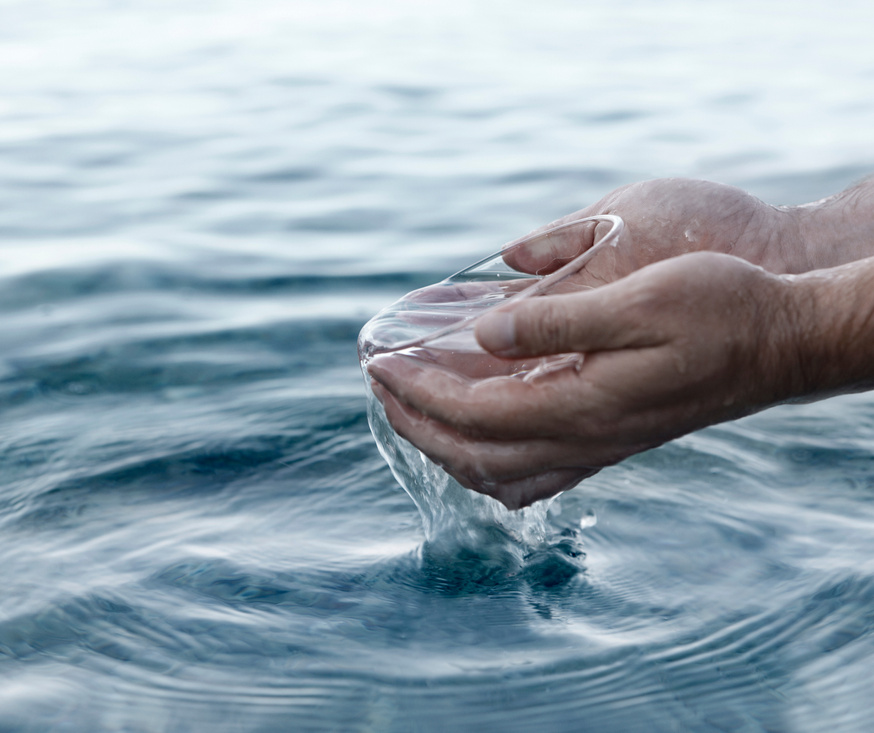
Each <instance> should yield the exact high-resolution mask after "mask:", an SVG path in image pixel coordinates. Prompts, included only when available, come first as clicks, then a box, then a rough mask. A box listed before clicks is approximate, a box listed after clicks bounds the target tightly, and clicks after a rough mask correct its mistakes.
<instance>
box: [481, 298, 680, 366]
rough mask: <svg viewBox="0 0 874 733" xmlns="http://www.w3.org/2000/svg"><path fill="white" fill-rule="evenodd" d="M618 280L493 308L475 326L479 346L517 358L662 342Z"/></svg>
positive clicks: (498, 353) (499, 354)
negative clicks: (597, 286)
mask: <svg viewBox="0 0 874 733" xmlns="http://www.w3.org/2000/svg"><path fill="white" fill-rule="evenodd" d="M623 290H624V288H621V287H619V285H618V284H613V285H605V286H603V287H601V288H597V289H595V290H590V291H587V292H583V293H574V294H566V295H546V296H541V297H536V298H530V299H528V300H523V301H520V302H519V303H514V304H513V305H509V306H507V307H505V308H497V309H495V310H494V311H492V312H490V313H488V314H486V315H483V316H482V317H480V319H479V320H478V322H477V325H476V338H477V341H479V343H480V345H481V346H482V347H483V348H484V349H486V351H489V352H491V353H493V354H495V355H497V356H504V357H510V358H520V357H526V356H547V355H549V354H566V353H570V352H586V351H604V350H608V349H621V348H628V347H641V346H648V345H653V344H655V343H660V342H661V340H663V339H661V338H659V336H658V334H657V333H656V332H655V331H654V330H651V329H649V328H647V325H648V324H647V321H648V319H647V318H645V317H641V311H640V309H639V308H637V307H635V306H634V305H633V304H631V303H629V302H628V298H627V296H626V295H625V294H624V293H623V292H622V291H623Z"/></svg>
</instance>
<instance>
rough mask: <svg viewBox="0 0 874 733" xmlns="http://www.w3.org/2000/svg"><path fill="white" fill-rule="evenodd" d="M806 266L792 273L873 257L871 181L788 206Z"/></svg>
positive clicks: (873, 210) (873, 214)
mask: <svg viewBox="0 0 874 733" xmlns="http://www.w3.org/2000/svg"><path fill="white" fill-rule="evenodd" d="M787 211H791V216H792V217H793V218H794V219H795V220H796V221H797V225H798V230H799V234H800V238H801V247H800V252H801V253H802V255H803V261H804V262H805V264H806V266H805V267H804V268H803V269H796V270H795V271H796V272H806V271H809V270H817V269H823V268H831V267H837V266H839V265H843V264H846V263H849V262H855V261H856V260H861V259H865V258H867V257H871V256H874V183H872V182H870V181H866V182H864V183H861V184H859V185H857V186H853V187H852V188H849V189H847V190H846V191H841V192H840V193H838V194H835V195H834V196H830V197H829V198H826V199H823V200H821V201H815V202H813V203H810V204H804V205H802V206H796V207H792V208H791V209H787Z"/></svg>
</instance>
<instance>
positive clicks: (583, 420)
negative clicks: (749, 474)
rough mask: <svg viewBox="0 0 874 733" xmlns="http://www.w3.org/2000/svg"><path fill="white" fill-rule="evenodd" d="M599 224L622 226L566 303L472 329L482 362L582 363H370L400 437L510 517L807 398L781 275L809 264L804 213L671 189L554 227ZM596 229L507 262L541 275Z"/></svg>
mask: <svg viewBox="0 0 874 733" xmlns="http://www.w3.org/2000/svg"><path fill="white" fill-rule="evenodd" d="M595 214H615V215H618V216H620V217H622V219H623V220H624V222H625V229H624V231H623V233H622V235H621V237H620V240H619V242H618V244H617V245H616V246H615V247H606V248H603V249H601V250H600V251H599V252H598V253H597V254H596V256H594V257H593V258H592V259H591V260H590V262H589V263H588V264H587V265H586V267H585V268H584V270H582V271H581V272H580V273H578V274H577V275H575V276H574V278H573V281H572V286H573V287H572V288H571V292H563V293H562V294H560V295H546V296H542V297H537V298H530V299H527V300H522V301H519V302H516V303H512V304H509V305H507V306H502V307H499V308H496V309H494V310H493V311H490V312H489V313H488V314H486V315H484V316H483V317H482V318H481V319H480V320H479V321H478V323H477V327H476V338H477V340H478V341H479V343H480V345H481V346H482V347H483V348H484V349H485V350H486V351H487V352H489V353H490V354H491V355H493V357H492V358H494V359H499V360H509V359H524V358H530V357H539V356H545V355H552V354H566V353H574V352H577V353H581V354H584V360H583V361H582V364H581V366H580V367H579V368H576V369H574V368H567V369H561V370H557V371H555V372H553V373H548V374H544V375H542V376H540V377H538V378H536V379H532V380H522V379H518V378H512V377H509V376H495V377H490V378H483V379H471V378H469V377H467V376H464V375H462V374H460V373H459V372H458V371H456V370H453V369H451V368H447V367H445V366H441V365H439V364H431V363H428V362H427V361H424V360H421V359H414V358H409V357H405V356H402V355H384V356H379V357H376V358H375V359H374V360H373V361H372V362H371V363H370V365H369V368H368V370H369V373H370V375H371V377H372V385H373V389H374V393H375V395H376V397H377V398H378V399H379V400H380V401H381V402H382V404H383V405H384V407H385V411H386V415H387V417H388V420H389V421H390V422H391V424H392V426H393V427H394V428H395V430H396V431H397V432H398V433H399V434H400V435H401V436H403V437H404V438H406V439H407V440H409V441H410V442H412V443H413V444H414V445H416V446H417V447H418V448H419V449H420V450H422V451H423V452H424V453H425V454H426V455H428V456H429V457H430V458H431V459H432V460H434V461H435V462H436V463H437V464H439V465H440V466H442V467H443V468H444V469H445V470H446V471H447V472H449V473H450V474H451V475H452V476H454V477H455V478H456V479H457V480H458V481H459V483H461V484H462V485H463V486H466V487H468V488H470V489H474V490H476V491H480V492H482V493H486V494H489V495H491V496H493V497H494V498H496V499H498V500H499V501H501V502H503V503H504V504H505V505H506V506H507V507H509V508H511V509H515V508H519V507H523V506H526V505H528V504H531V503H533V502H535V501H537V500H539V499H543V498H546V497H549V496H552V495H554V494H556V493H558V492H560V491H562V490H564V489H567V488H569V487H572V486H574V485H575V484H576V483H578V482H579V481H580V480H581V479H584V478H586V477H588V476H591V475H592V474H594V473H596V472H597V471H598V470H600V469H601V468H602V467H605V466H609V465H612V464H615V463H617V462H618V461H621V460H622V459H624V458H626V457H628V456H631V455H633V454H635V453H638V452H640V451H643V450H646V449H649V448H652V447H655V446H658V445H660V444H662V443H665V442H666V441H669V440H671V439H673V438H676V437H678V436H681V435H683V434H686V433H688V432H690V431H693V430H696V429H698V428H702V427H704V426H706V425H710V424H714V423H717V422H721V421H724V420H730V419H733V418H737V417H741V416H743V415H747V414H749V413H752V412H755V411H757V410H760V409H763V408H764V407H767V406H770V405H773V404H776V403H779V402H782V401H786V400H789V399H793V398H796V397H799V396H803V395H805V394H807V393H809V392H810V389H809V386H808V384H807V383H806V378H807V375H806V374H805V368H804V364H803V362H804V356H803V355H802V354H799V353H798V351H799V348H800V347H799V344H800V343H803V342H804V339H805V336H804V334H805V324H804V322H803V314H801V313H800V312H799V308H798V307H797V305H798V304H797V300H798V297H797V294H795V293H794V292H793V289H792V287H791V281H792V278H791V277H789V278H787V277H782V276H783V275H785V274H787V273H793V272H804V271H807V270H809V269H811V267H812V263H811V262H810V261H809V255H808V245H807V236H806V232H805V212H804V208H803V207H800V208H796V209H788V208H775V207H772V206H769V205H767V204H765V203H763V202H762V201H760V200H758V199H757V198H755V197H753V196H751V195H749V194H747V193H745V192H743V191H741V190H739V189H736V188H732V187H729V186H723V185H720V184H715V183H709V182H705V181H691V180H678V179H668V180H657V181H649V182H644V183H637V184H633V185H630V186H626V187H623V188H620V189H618V190H616V191H614V192H613V193H611V194H609V195H608V196H606V197H605V198H604V199H602V200H601V201H599V202H597V203H595V204H593V205H592V206H589V207H587V208H585V209H583V210H581V211H579V212H576V213H574V214H571V215H570V216H567V217H565V218H563V219H560V220H558V221H557V222H553V223H552V224H550V225H549V227H552V226H555V225H556V224H559V223H564V222H568V221H572V220H575V219H580V218H583V217H587V216H592V215H595ZM549 227H544V230H545V229H547V228H549ZM598 227H609V225H608V224H598V225H597V226H596V225H592V226H590V227H588V228H585V229H583V230H582V233H580V232H579V231H577V233H576V234H575V235H574V236H573V237H567V236H566V237H563V238H562V237H553V238H550V239H548V240H547V242H548V243H549V244H548V246H546V247H544V246H543V245H542V244H541V245H539V246H538V245H532V247H530V248H526V247H523V248H522V249H519V250H516V251H515V252H514V253H513V255H512V256H510V255H508V263H509V264H510V265H512V266H513V267H515V268H516V269H518V270H521V271H523V272H542V271H543V270H544V269H549V268H552V269H554V268H555V267H556V266H557V263H560V262H562V261H567V260H568V259H570V258H572V257H573V256H575V255H576V254H578V253H579V252H581V251H584V250H586V249H588V248H589V247H591V246H592V245H593V243H594V242H596V241H598V239H599V237H600V236H601V235H602V234H603V229H599V228H598ZM563 290H567V288H563Z"/></svg>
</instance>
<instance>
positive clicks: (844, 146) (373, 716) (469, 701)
mask: <svg viewBox="0 0 874 733" xmlns="http://www.w3.org/2000/svg"><path fill="white" fill-rule="evenodd" d="M783 5H785V6H786V7H783ZM772 12H773V13H774V15H773V16H771V15H770V14H769V13H772ZM869 12H870V11H868V8H867V5H863V4H861V2H855V3H852V4H851V7H850V8H847V9H846V11H845V13H846V14H847V16H848V17H853V18H858V19H860V22H852V23H835V22H834V18H833V10H832V9H831V8H826V7H823V8H821V9H818V8H805V9H803V12H802V10H800V9H799V8H798V7H797V6H795V5H793V6H792V7H789V5H788V4H787V3H782V4H781V3H778V4H777V5H776V6H774V8H773V9H770V10H768V9H762V8H761V7H760V6H758V5H757V6H755V7H753V6H752V5H751V4H749V3H747V2H741V3H739V4H738V3H727V2H725V3H717V4H716V5H712V4H711V5H710V6H708V12H707V13H701V12H700V9H699V8H698V7H697V6H695V7H692V6H691V5H690V4H689V3H687V2H684V0H672V2H671V3H669V4H668V5H665V4H661V5H659V6H658V7H655V6H650V5H649V4H645V3H642V2H623V3H620V4H619V5H616V4H611V5H609V6H607V5H604V6H603V7H598V6H597V4H595V6H592V5H591V4H589V5H581V4H579V3H572V2H565V1H564V0H550V1H549V2H547V3H546V4H545V5H539V6H538V8H537V12H531V7H530V5H527V4H524V5H523V4H522V3H516V2H510V3H504V4H502V5H501V6H500V8H498V7H497V6H495V7H494V8H493V9H489V8H488V7H486V6H483V5H480V4H470V3H461V2H453V1H450V2H445V3H442V4H440V6H439V7H437V6H434V7H428V8H424V7H422V6H420V5H418V4H412V5H410V4H395V3H392V2H389V1H388V0H385V1H382V0H379V1H378V2H376V3H370V4H368V5H366V6H357V5H354V4H351V3H348V2H345V1H341V0H328V1H327V2H322V1H320V2H318V3H316V2H310V1H309V0H306V1H302V2H295V3H279V2H275V0H254V1H253V2H248V3H245V4H242V3H236V2H217V3H215V2H213V3H202V2H198V1H197V0H182V1H181V2H174V3H167V2H148V3H146V2H129V3H117V2H109V0H89V2H81V3H72V4H71V3H63V2H60V0H34V1H32V2H18V1H16V0H12V1H10V2H4V3H0V60H2V68H3V69H4V71H3V72H2V73H0V157H2V160H3V165H2V166H0V196H2V199H3V206H2V207H0V237H2V242H0V264H2V267H0V278H2V286H3V287H2V288H0V315H2V318H0V410H2V422H0V477H2V478H0V530H2V531H0V561H2V578H3V584H4V593H3V595H2V597H0V679H2V684H0V728H2V729H3V730H14V731H29V730H32V731H43V730H70V731H97V730H112V731H115V730H131V731H134V730H135V731H190V730H204V729H207V728H209V729H215V730H220V731H253V730H258V731H273V730H276V731H285V730H290V729H294V730H378V731H408V730H425V731H439V730H470V729H479V730H483V731H502V732H503V731H508V730H518V731H527V730H533V729H538V730H549V731H579V730H591V731H638V730H639V731H647V732H651V731H676V730H691V731H720V730H732V731H735V730H737V731H765V730H768V731H821V730H824V729H829V730H833V731H861V730H866V729H867V726H868V721H870V719H871V715H872V706H871V703H870V700H871V696H870V694H869V693H870V690H869V687H870V684H869V682H868V674H867V668H868V661H869V660H870V658H871V654H872V652H874V640H872V629H874V625H872V623H871V614H870V609H871V607H872V602H874V595H872V594H874V567H872V563H871V561H870V559H869V558H871V557H872V556H874V539H872V538H874V531H872V529H874V503H872V501H871V496H872V494H871V491H872V484H874V480H872V475H874V474H872V461H871V446H872V441H874V419H872V417H871V416H872V414H874V409H872V408H874V400H872V398H871V397H869V396H864V395H863V396H856V397H851V398H845V399H841V400H832V401H827V402H824V403H821V404H818V405H808V406H798V407H791V408H789V407H787V408H781V409H777V410H773V411H769V412H767V413H764V414H761V415H758V416H755V417H753V418H750V419H747V420H744V421H742V422H739V423H736V424H732V425H726V426H721V427H717V428H713V429H710V430H707V431H703V432H701V433H698V434H696V435H692V436H688V437H687V438H684V439H682V440H680V441H677V442H675V443H673V444H670V445H668V446H665V447H663V448H661V449H658V450H656V451H652V452H649V453H647V454H644V455H642V456H639V457H638V458H636V459H634V460H631V461H628V462H626V463H625V464H623V465H620V466H617V467H615V468H612V469H610V470H608V471H604V472H602V473H601V474H599V475H598V476H596V477H594V478H592V479H589V480H587V481H585V482H584V483H583V484H582V485H581V486H580V487H579V488H577V489H575V490H573V491H571V492H567V493H566V494H564V495H563V496H562V497H560V498H559V499H558V500H557V501H556V502H554V503H553V504H552V505H551V506H550V507H549V510H548V512H547V511H541V512H540V513H539V514H538V515H537V517H536V519H535V520H532V519H530V518H527V519H526V520H525V522H524V523H523V529H524V531H520V529H519V527H514V526H513V525H512V524H510V523H508V522H510V521H511V519H509V518H508V517H509V515H507V514H506V513H504V514H501V515H500V516H497V517H486V519H485V520H483V518H482V516H481V515H479V514H476V515H475V516H477V517H479V519H480V520H481V521H478V522H471V521H469V520H470V517H471V515H470V513H468V512H467V511H466V509H465V507H466V506H467V504H466V503H464V502H467V501H468V500H472V497H471V495H469V494H465V493H456V494H455V495H453V498H452V502H451V503H449V502H443V503H438V502H432V503H431V504H428V505H427V506H426V507H425V510H426V511H424V512H423V514H424V515H425V520H426V521H425V526H424V527H423V524H422V519H421V518H420V514H419V511H417V509H416V506H415V505H414V504H413V502H411V501H410V499H409V497H408V496H407V495H406V494H405V493H404V492H402V491H401V490H400V489H399V488H398V487H397V483H396V481H395V479H394V478H393V477H392V475H391V474H390V472H389V470H388V468H387V467H386V466H385V464H384V462H383V461H382V459H381V457H380V456H379V454H378V452H377V449H376V447H375V445H374V443H373V440H372V438H371V435H370V431H369V429H368V425H367V416H366V400H365V394H364V392H363V390H362V387H361V375H360V371H359V367H358V362H357V358H356V354H355V339H356V336H357V334H358V332H359V330H360V328H361V326H362V325H363V324H364V323H365V322H366V321H367V320H368V319H369V318H370V317H371V316H372V315H373V314H374V313H375V312H377V311H378V310H379V309H380V308H381V307H383V306H384V305H385V304H387V303H390V302H392V301H393V300H395V299H396V298H398V297H399V296H400V295H402V294H403V293H406V292H409V291H410V290H412V289H414V288H416V287H420V286H422V285H425V284H427V283H430V282H434V281H436V280H438V279H439V278H440V277H442V276H443V275H444V274H445V273H447V272H451V271H453V270H455V269H458V267H460V266H462V265H463V264H466V263H468V262H470V261H472V260H474V259H475V258H476V256H477V255H484V254H486V253H488V252H490V251H492V250H493V249H494V248H495V245H497V244H499V243H500V242H504V241H509V240H511V239H513V238H514V237H516V236H518V235H520V234H522V233H524V232H525V231H527V230H529V229H531V228H533V227H535V226H538V225H540V224H542V223H544V222H546V221H549V220H551V219H553V218H555V217H557V216H559V215H561V214H565V213H567V212H569V211H572V210H574V209H576V208H579V207H580V206H581V205H583V204H585V203H588V202H590V201H592V200H595V199H597V198H599V197H600V196H601V195H603V194H604V193H605V192H606V191H607V190H609V189H611V188H612V187H614V186H616V185H619V184H621V183H625V182H628V181H630V180H635V179H640V178H647V177H652V176H656V175H674V174H678V175H696V176H702V177H708V178H715V179H718V180H722V181H726V182H729V183H734V184H738V185H741V186H744V187H747V188H750V189H752V190H753V191H754V192H756V193H758V194H760V195H762V196H765V197H766V198H767V199H768V200H770V201H772V202H774V203H791V202H799V201H804V200H812V199H815V198H818V197H820V196H824V195H826V194H829V193H832V192H833V191H835V190H837V189H839V188H841V187H843V186H845V185H847V184H849V183H850V182H852V181H853V180H854V179H856V178H858V177H860V176H862V175H864V174H865V173H867V172H868V171H869V170H870V168H871V167H872V161H871V160H869V159H868V158H866V155H868V154H867V153H866V151H868V150H869V142H870V141H869V136H870V135H869V130H870V129H871V124H870V123H871V120H870V119H869V118H870V116H871V111H872V108H871V105H872V102H871V101H870V100H872V98H874V97H872V95H871V94H870V81H871V78H872V71H874V59H872V57H871V54H870V48H869V47H870V40H869V38H868V36H869V31H868V24H866V23H864V22H861V20H862V19H864V18H865V17H866V13H869ZM484 13H485V14H484ZM751 17H753V18H755V19H756V22H755V23H750V22H749V18H751ZM824 28H825V29H828V32H824V31H823V29H824ZM811 99H815V100H816V104H811ZM420 508H422V502H421V501H420ZM477 511H479V510H477ZM501 511H503V510H501ZM441 512H442V514H441ZM452 513H454V514H453V516H451V517H450V516H449V515H450V514H452ZM595 518H597V522H595ZM450 519H451V520H452V521H450ZM514 519H518V518H514ZM462 520H464V521H462ZM438 530H439V531H438ZM465 533H467V534H465Z"/></svg>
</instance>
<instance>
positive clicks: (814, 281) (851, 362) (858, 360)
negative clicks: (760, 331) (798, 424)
mask: <svg viewBox="0 0 874 733" xmlns="http://www.w3.org/2000/svg"><path fill="white" fill-rule="evenodd" d="M785 280H786V284H787V292H788V293H789V301H788V302H789V306H788V309H787V312H788V313H789V321H790V322H791V324H792V326H791V328H790V330H791V331H792V333H793V334H794V335H793V336H792V341H793V343H794V351H793V347H788V348H787V349H786V355H787V358H788V359H790V360H794V361H795V367H796V368H795V369H794V371H792V372H791V373H792V375H793V376H792V379H791V382H790V384H789V385H787V386H789V389H790V390H791V391H792V392H794V393H795V394H793V395H792V396H794V397H800V398H805V397H807V398H814V399H819V398H822V397H827V396H830V395H834V394H842V393H848V392H861V391H865V390H869V389H874V257H868V258H866V259H861V260H858V261H855V262H851V263H849V264H845V265H841V266H838V267H834V268H830V269H824V270H816V271H812V272H809V273H806V274H804V275H797V276H791V275H790V276H786V277H785ZM790 371H791V370H790Z"/></svg>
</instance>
